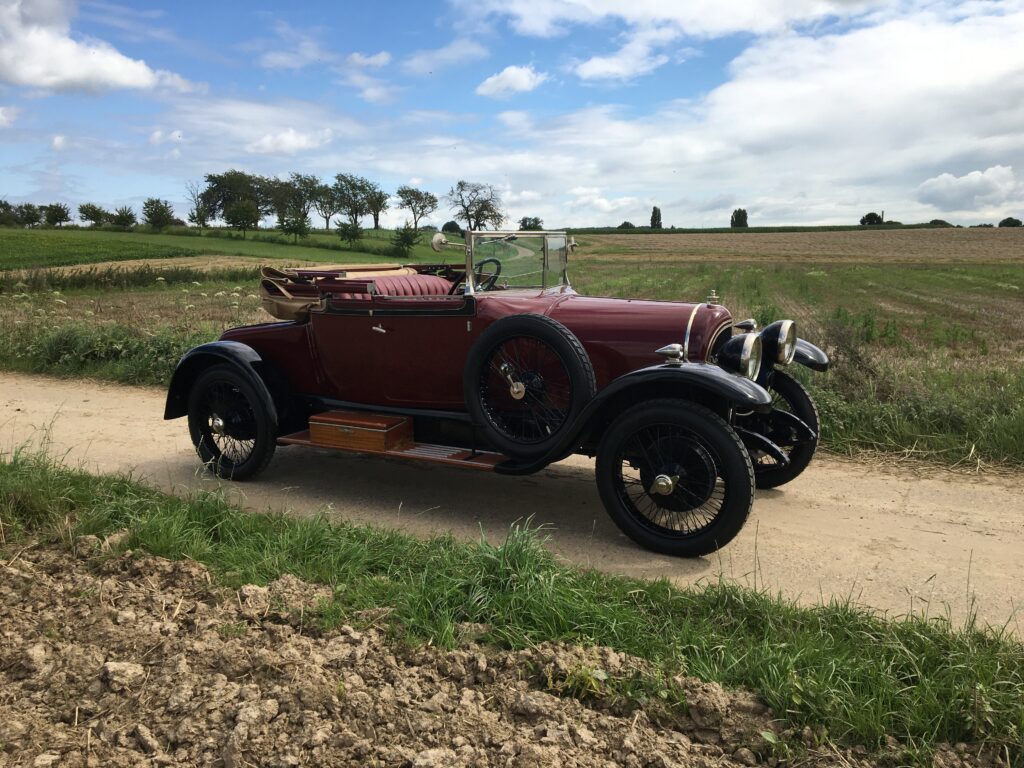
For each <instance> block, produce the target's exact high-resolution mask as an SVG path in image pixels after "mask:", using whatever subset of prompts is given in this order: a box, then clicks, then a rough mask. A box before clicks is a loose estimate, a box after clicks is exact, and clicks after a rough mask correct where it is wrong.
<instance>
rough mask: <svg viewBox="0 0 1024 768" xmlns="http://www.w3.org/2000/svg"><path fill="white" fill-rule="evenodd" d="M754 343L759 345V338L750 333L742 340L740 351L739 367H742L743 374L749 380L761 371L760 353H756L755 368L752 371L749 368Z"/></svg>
mask: <svg viewBox="0 0 1024 768" xmlns="http://www.w3.org/2000/svg"><path fill="white" fill-rule="evenodd" d="M755 344H756V345H757V346H758V347H760V346H761V338H760V337H759V336H757V335H756V334H753V333H751V334H749V335H748V336H747V337H746V338H745V339H744V340H743V351H742V352H740V368H742V373H743V375H744V376H746V377H747V378H748V379H751V380H753V379H756V378H757V375H758V374H759V373H760V372H761V362H762V361H761V354H758V359H757V369H756V370H755V371H753V372H751V371H750V370H749V368H750V356H751V355H752V354H753V353H754V345H755Z"/></svg>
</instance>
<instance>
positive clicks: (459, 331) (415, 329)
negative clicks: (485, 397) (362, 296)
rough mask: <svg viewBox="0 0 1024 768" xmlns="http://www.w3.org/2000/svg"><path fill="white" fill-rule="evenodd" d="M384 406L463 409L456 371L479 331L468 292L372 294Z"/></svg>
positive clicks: (461, 364)
mask: <svg viewBox="0 0 1024 768" xmlns="http://www.w3.org/2000/svg"><path fill="white" fill-rule="evenodd" d="M372 304H373V317H374V319H375V321H376V322H377V323H378V324H379V326H380V328H381V329H382V331H383V332H382V333H381V332H376V335H379V336H381V338H382V339H383V344H382V345H381V346H380V347H378V349H379V350H384V351H385V354H384V355H383V358H382V359H380V365H381V371H382V373H383V391H384V395H385V398H386V399H387V401H388V404H390V405H393V406H403V407H409V408H436V409H442V410H463V407H464V406H463V397H462V371H463V368H464V367H465V362H466V355H467V354H468V353H469V348H470V347H471V346H472V343H473V341H474V339H476V337H477V336H478V335H479V330H478V329H477V328H476V327H475V326H476V322H475V320H476V300H475V299H474V297H473V296H461V295H460V296H374V297H373V301H372Z"/></svg>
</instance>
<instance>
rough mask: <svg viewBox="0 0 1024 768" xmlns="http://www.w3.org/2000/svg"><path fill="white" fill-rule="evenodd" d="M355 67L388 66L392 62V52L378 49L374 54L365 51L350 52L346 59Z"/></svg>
mask: <svg viewBox="0 0 1024 768" xmlns="http://www.w3.org/2000/svg"><path fill="white" fill-rule="evenodd" d="M345 60H346V61H347V62H348V63H349V64H351V65H352V66H354V67H386V66H387V65H388V64H390V63H391V54H390V53H388V52H387V51H378V52H377V53H375V54H373V55H372V56H368V55H366V54H364V53H359V52H358V51H357V52H355V53H350V54H349V55H348V58H346V59H345Z"/></svg>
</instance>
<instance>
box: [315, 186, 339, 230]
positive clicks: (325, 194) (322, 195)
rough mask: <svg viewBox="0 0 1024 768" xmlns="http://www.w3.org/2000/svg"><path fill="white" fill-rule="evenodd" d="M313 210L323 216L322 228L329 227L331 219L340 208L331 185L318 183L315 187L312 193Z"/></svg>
mask: <svg viewBox="0 0 1024 768" xmlns="http://www.w3.org/2000/svg"><path fill="white" fill-rule="evenodd" d="M313 210H315V211H316V212H317V214H318V215H320V216H323V219H324V229H325V230H327V229H330V228H331V219H332V218H333V217H334V214H336V213H338V211H340V210H341V206H340V204H339V203H338V197H337V195H335V194H334V189H333V187H330V186H328V185H327V184H320V185H318V186H317V188H316V192H315V193H314V195H313Z"/></svg>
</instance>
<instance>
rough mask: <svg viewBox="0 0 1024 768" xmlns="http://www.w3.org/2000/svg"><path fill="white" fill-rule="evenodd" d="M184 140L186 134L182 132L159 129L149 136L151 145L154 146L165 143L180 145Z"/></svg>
mask: <svg viewBox="0 0 1024 768" xmlns="http://www.w3.org/2000/svg"><path fill="white" fill-rule="evenodd" d="M184 138H185V137H184V134H182V132H181V131H164V130H162V129H160V128H158V129H157V130H155V131H153V132H152V133H151V134H149V143H150V144H152V145H153V146H159V145H160V144H165V143H171V144H180V143H181V142H182V141H183V140H184Z"/></svg>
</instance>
